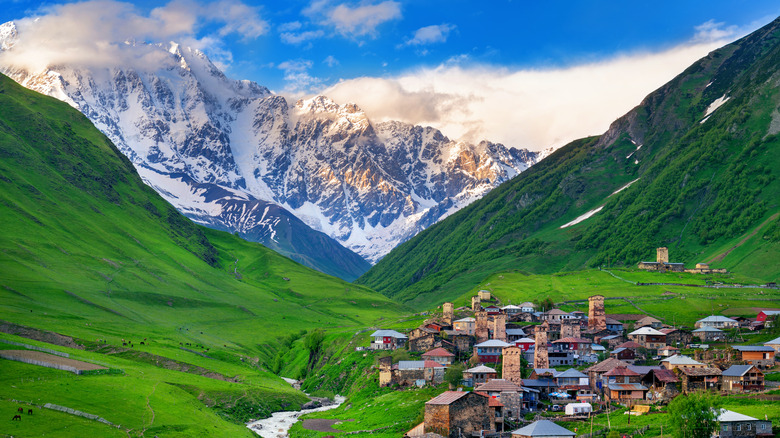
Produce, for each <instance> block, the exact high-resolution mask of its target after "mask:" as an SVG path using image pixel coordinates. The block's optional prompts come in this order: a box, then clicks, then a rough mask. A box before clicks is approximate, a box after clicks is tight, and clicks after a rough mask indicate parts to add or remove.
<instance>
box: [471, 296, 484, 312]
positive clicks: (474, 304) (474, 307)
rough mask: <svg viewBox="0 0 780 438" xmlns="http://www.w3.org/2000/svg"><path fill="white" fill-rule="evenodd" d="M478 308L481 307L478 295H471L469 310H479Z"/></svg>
mask: <svg viewBox="0 0 780 438" xmlns="http://www.w3.org/2000/svg"><path fill="white" fill-rule="evenodd" d="M480 309H482V302H481V300H480V299H479V295H474V296H473V297H471V310H472V311H474V312H479V311H480Z"/></svg>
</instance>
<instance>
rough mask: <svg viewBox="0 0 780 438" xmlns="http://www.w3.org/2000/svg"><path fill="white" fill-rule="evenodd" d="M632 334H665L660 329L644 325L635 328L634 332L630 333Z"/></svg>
mask: <svg viewBox="0 0 780 438" xmlns="http://www.w3.org/2000/svg"><path fill="white" fill-rule="evenodd" d="M628 335H629V336H631V335H653V336H665V335H664V334H663V333H661V332H659V331H658V330H656V329H654V328H651V327H642V328H640V329H638V330H634V331H633V332H631V333H629V334H628Z"/></svg>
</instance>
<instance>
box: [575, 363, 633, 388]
mask: <svg viewBox="0 0 780 438" xmlns="http://www.w3.org/2000/svg"><path fill="white" fill-rule="evenodd" d="M628 365H629V364H628V363H626V362H623V361H622V360H618V359H615V358H611V357H610V358H609V359H606V360H603V361H601V362H599V363H597V364H595V365H593V366H591V367H589V368H586V369H585V373H586V374H587V375H588V381H589V382H590V389H591V390H592V391H594V392H599V391H601V390H602V389H605V388H606V386H607V385H606V384H607V383H608V381H607V378H606V377H604V374H605V373H607V372H608V371H611V370H612V369H614V368H616V367H618V366H624V367H628Z"/></svg>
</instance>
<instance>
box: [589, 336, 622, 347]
mask: <svg viewBox="0 0 780 438" xmlns="http://www.w3.org/2000/svg"><path fill="white" fill-rule="evenodd" d="M593 341H594V342H598V343H599V344H602V343H604V342H606V343H607V348H609V349H615V348H617V346H618V345H620V344H622V343H623V342H624V341H625V339H624V338H623V337H622V336H620V335H607V336H603V337H600V338H594V339H593Z"/></svg>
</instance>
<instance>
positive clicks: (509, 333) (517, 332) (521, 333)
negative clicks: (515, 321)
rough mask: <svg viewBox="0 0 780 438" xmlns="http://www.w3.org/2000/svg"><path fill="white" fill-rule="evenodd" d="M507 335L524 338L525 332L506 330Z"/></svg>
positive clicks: (521, 330)
mask: <svg viewBox="0 0 780 438" xmlns="http://www.w3.org/2000/svg"><path fill="white" fill-rule="evenodd" d="M506 334H507V335H520V336H522V335H524V334H525V332H524V331H523V329H506Z"/></svg>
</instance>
